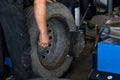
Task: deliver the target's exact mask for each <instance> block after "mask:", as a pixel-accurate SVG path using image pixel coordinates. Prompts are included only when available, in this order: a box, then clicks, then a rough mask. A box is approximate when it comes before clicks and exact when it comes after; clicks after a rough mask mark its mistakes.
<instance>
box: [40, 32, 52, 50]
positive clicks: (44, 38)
mask: <svg viewBox="0 0 120 80" xmlns="http://www.w3.org/2000/svg"><path fill="white" fill-rule="evenodd" d="M49 41H50V40H49V36H48V34H47V33H40V35H39V41H38V44H39V45H40V46H41V47H42V48H46V47H48V45H49Z"/></svg>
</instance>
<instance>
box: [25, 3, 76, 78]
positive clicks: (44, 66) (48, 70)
mask: <svg viewBox="0 0 120 80" xmlns="http://www.w3.org/2000/svg"><path fill="white" fill-rule="evenodd" d="M25 11H26V14H25V15H26V19H27V20H26V21H27V26H28V29H29V34H30V41H31V57H32V68H33V72H34V73H35V74H36V75H37V76H41V77H44V78H46V77H47V78H49V77H60V76H62V75H63V74H64V73H65V72H66V71H67V69H68V68H69V66H70V65H71V62H72V59H73V58H72V57H71V56H69V54H68V52H69V48H70V31H74V30H75V24H74V19H73V17H72V15H71V13H70V12H69V11H68V9H67V8H66V7H65V6H64V5H62V4H60V3H58V2H55V3H52V4H47V27H48V33H49V36H50V44H49V47H48V48H46V49H43V48H41V47H40V46H38V44H37V41H38V35H39V31H38V28H37V25H36V22H35V19H34V14H33V7H29V8H27V9H26V10H25Z"/></svg>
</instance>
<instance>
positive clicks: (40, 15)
mask: <svg viewBox="0 0 120 80" xmlns="http://www.w3.org/2000/svg"><path fill="white" fill-rule="evenodd" d="M34 15H35V19H36V22H37V25H38V28H39V31H40V35H39V43H40V45H41V47H47V46H48V44H49V37H48V34H47V27H46V0H34Z"/></svg>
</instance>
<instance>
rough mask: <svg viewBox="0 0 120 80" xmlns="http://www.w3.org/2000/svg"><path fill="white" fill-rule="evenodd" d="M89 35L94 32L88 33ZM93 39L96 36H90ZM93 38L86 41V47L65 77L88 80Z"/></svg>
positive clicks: (74, 79) (72, 79)
mask: <svg viewBox="0 0 120 80" xmlns="http://www.w3.org/2000/svg"><path fill="white" fill-rule="evenodd" d="M89 33H91V34H90V35H92V34H93V33H94V32H93V31H90V32H89ZM92 36H93V37H95V36H96V35H95V34H94V35H92ZM94 42H95V38H93V39H89V40H88V39H87V40H86V47H85V48H84V50H83V52H82V53H81V55H80V57H79V58H78V59H76V60H75V61H74V62H73V63H72V66H71V67H70V69H69V71H68V72H67V73H66V75H65V77H66V78H69V79H71V80H88V75H89V73H90V71H91V67H92V51H93V46H94Z"/></svg>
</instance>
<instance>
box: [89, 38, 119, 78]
mask: <svg viewBox="0 0 120 80" xmlns="http://www.w3.org/2000/svg"><path fill="white" fill-rule="evenodd" d="M89 80H120V40H119V39H114V38H109V39H107V40H104V41H102V42H99V43H98V49H97V52H95V53H94V54H93V69H92V71H91V73H90V75H89Z"/></svg>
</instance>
